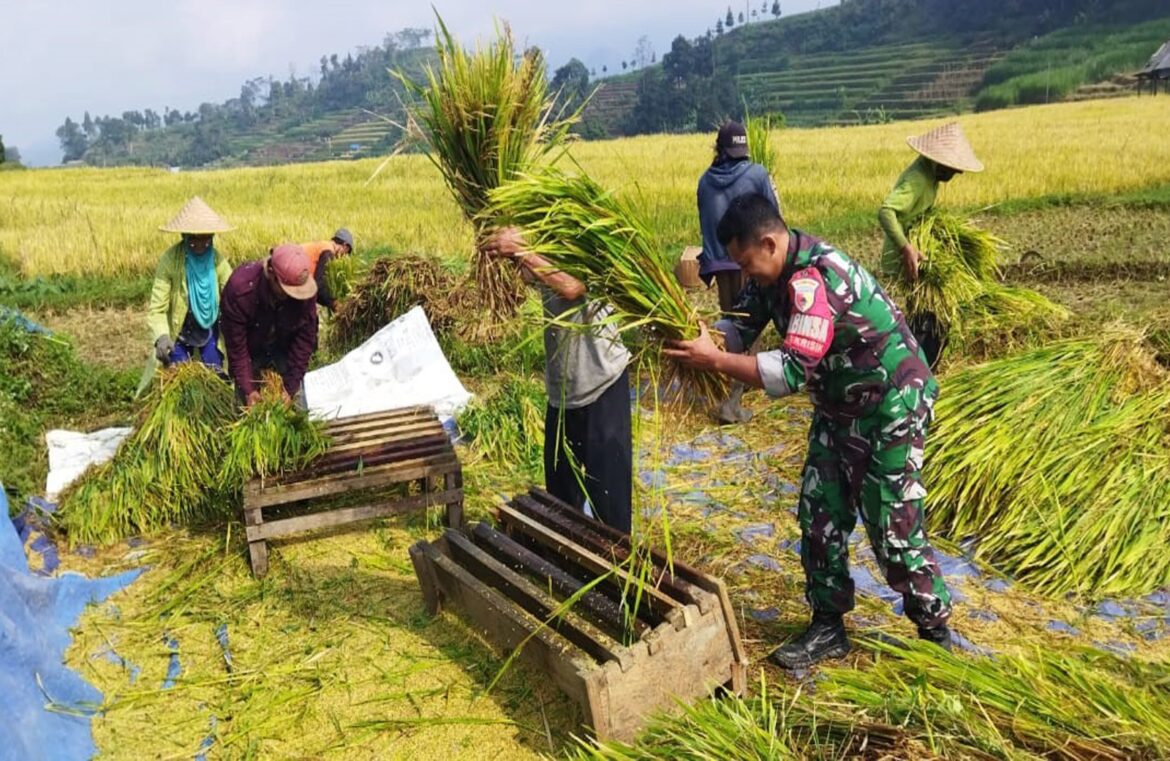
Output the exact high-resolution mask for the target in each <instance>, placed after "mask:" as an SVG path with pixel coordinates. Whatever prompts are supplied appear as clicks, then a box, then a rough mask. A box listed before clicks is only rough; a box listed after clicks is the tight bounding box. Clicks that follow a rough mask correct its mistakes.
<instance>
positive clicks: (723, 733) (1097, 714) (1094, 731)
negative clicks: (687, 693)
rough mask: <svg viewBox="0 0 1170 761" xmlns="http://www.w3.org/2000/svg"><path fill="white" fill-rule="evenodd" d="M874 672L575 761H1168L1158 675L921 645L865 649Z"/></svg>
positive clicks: (1038, 655) (1040, 653)
mask: <svg viewBox="0 0 1170 761" xmlns="http://www.w3.org/2000/svg"><path fill="white" fill-rule="evenodd" d="M865 646H866V647H867V648H868V649H870V650H871V651H872V653H873V655H874V662H873V663H860V664H857V665H852V666H839V667H831V668H826V669H822V670H821V672H820V674H819V675H818V679H817V680H816V690H815V693H807V692H804V691H801V690H785V689H784V687H783V686H781V687H780V689H779V690H776V689H773V690H772V691H771V692H770V691H769V690H768V689H767V686H766V685H763V686H762V687H761V689H760V694H759V695H758V696H756V697H751V698H746V699H741V698H738V697H735V696H727V697H722V698H720V699H719V700H711V701H702V702H699V703H696V704H695V705H693V706H688V707H686V708H685V709H683V710H682V712H681V715H679V716H676V717H666V716H664V717H660V718H658V719H657V720H655V721H653V722H652V723H651V724H650V725H649V726H648V727H647V729H646V730H645V731H644V732H643V733H642V734H641V735H640V736H639V737H638V739H637V741H636V742H635V743H634V744H626V743H618V742H610V743H604V744H601V745H596V744H594V743H592V742H587V741H578V743H579V748H578V750H577V754H576V756H575V758H577V759H578V761H581V760H583V759H594V760H595V761H602V760H604V761H635V760H636V761H642V759H645V760H646V761H649V760H650V759H657V758H671V759H693V760H694V761H705V760H706V759H716V758H719V759H722V758H743V759H761V760H764V759H767V760H768V761H771V760H773V759H805V758H826V759H828V758H875V759H876V758H963V759H991V758H1008V759H1066V760H1067V761H1084V760H1085V759H1108V760H1110V761H1123V760H1125V759H1154V758H1164V757H1165V756H1164V753H1165V748H1166V747H1170V746H1168V745H1167V743H1168V742H1170V688H1168V686H1167V682H1166V674H1165V671H1164V669H1162V668H1161V667H1157V666H1153V665H1150V664H1145V663H1142V662H1140V661H1130V660H1123V659H1121V658H1118V657H1116V656H1113V655H1110V654H1108V653H1105V652H1102V651H1100V650H1095V649H1092V648H1074V649H1071V650H1065V651H1056V650H1052V649H1036V650H1035V651H1030V652H1028V653H1027V656H1026V657H1024V656H1020V655H1001V656H998V657H996V658H980V659H969V658H965V657H961V656H956V655H952V654H950V653H947V652H946V651H944V650H942V649H941V648H938V647H935V646H933V645H929V644H922V643H904V644H892V643H886V642H877V641H869V642H866V643H865Z"/></svg>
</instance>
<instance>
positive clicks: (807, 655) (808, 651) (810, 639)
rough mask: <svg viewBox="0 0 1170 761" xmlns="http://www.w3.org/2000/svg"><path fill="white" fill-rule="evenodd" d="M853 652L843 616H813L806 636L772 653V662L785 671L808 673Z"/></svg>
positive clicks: (829, 614) (817, 614)
mask: <svg viewBox="0 0 1170 761" xmlns="http://www.w3.org/2000/svg"><path fill="white" fill-rule="evenodd" d="M848 652H849V638H848V637H847V636H846V634H845V622H844V621H842V620H841V614H839V613H821V612H815V611H814V612H813V618H812V623H811V624H809V627H808V628H807V629H805V631H804V633H803V634H801V635H800V636H799V637H797V638H796V639H794V640H792V641H791V642H789V643H788V644H786V645H781V646H780V647H778V648H776V649H775V650H773V651H772V654H771V655H769V656H768V659H769V660H771V661H772V662H773V663H775V664H776V665H777V666H780V667H781V668H785V669H806V668H808V667H809V666H812V665H813V664H814V663H818V662H820V661H823V660H825V659H827V658H841V657H843V656H844V655H845V654H846V653H848Z"/></svg>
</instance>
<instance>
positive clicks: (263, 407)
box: [57, 362, 328, 544]
mask: <svg viewBox="0 0 1170 761" xmlns="http://www.w3.org/2000/svg"><path fill="white" fill-rule="evenodd" d="M236 416H237V412H236V405H235V398H234V395H233V392H232V388H231V386H230V385H228V384H227V383H226V382H224V381H223V379H221V378H220V377H218V376H217V375H216V374H215V373H214V372H212V371H211V370H209V369H207V368H206V367H204V366H203V365H201V364H199V363H197V362H187V363H184V364H181V365H178V366H177V367H174V368H172V369H169V370H167V371H165V372H164V373H163V374H162V378H161V380H160V382H159V383H157V384H155V387H154V389H153V390H152V391H151V393H150V395H149V396H148V397H147V399H146V401H145V404H144V406H143V409H142V412H141V414H140V418H139V422H138V425H137V426H136V427H135V429H134V432H133V433H131V435H130V436H129V437H128V438H127V439H126V440H125V441H124V442H122V445H121V446H120V447H118V451H117V453H116V454H115V455H114V457H113V459H111V460H110V461H109V462H107V463H104V464H102V465H100V466H98V467H95V468H92V469H91V470H89V471H88V472H87V473H86V474H85V476H83V477H82V478H81V479H80V480H79V481H78V482H77V483H75V484H74V485H73V486H71V487H70V488H69V489H68V490H67V491H66V492H65V493H64V494H63V495H62V497H61V507H60V510H59V511H58V512H57V521H58V523H59V525H60V526H61V528H63V529H64V530H65V532H66V534H67V535H68V537H69V540H70V542H73V543H78V542H87V543H95V544H107V543H109V542H113V541H116V540H118V539H121V538H124V537H127V536H131V535H134V534H151V533H156V532H158V531H162V530H165V529H167V528H170V527H171V526H173V525H188V524H192V523H201V522H205V521H216V520H223V519H227V518H230V517H231V516H232V515H233V514H234V513H235V511H236V510H237V509H238V506H239V500H240V493H241V491H242V489H243V486H244V483H245V482H246V481H247V480H248V479H249V478H251V477H253V476H264V475H272V474H276V473H279V472H282V471H285V470H287V469H290V468H297V467H301V466H303V465H305V464H307V463H308V462H309V461H310V460H312V459H313V458H314V457H316V456H317V455H319V454H321V453H322V452H323V451H324V450H325V448H326V447H327V445H328V444H327V441H326V439H325V436H324V434H323V433H322V432H321V429H320V427H319V426H318V424H316V423H313V422H311V421H310V420H309V418H308V415H307V413H306V412H304V411H303V410H300V409H296V408H293V407H291V406H290V405H288V404H287V403H286V402H285V400H284V397H283V395H282V393H281V392H280V386H279V379H276V380H275V381H272V380H271V379H269V381H268V382H266V383H265V387H264V390H263V391H262V399H261V401H260V402H258V403H257V404H254V405H253V406H252V407H251V408H249V409H248V410H246V411H245V412H244V413H243V415H242V416H241V417H240V418H239V419H238V420H237V419H236Z"/></svg>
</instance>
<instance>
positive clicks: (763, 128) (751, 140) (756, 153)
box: [746, 114, 779, 177]
mask: <svg viewBox="0 0 1170 761" xmlns="http://www.w3.org/2000/svg"><path fill="white" fill-rule="evenodd" d="M746 126H747V138H748V151H750V153H751V160H752V161H753V162H754V163H756V164H759V165H760V166H762V167H764V170H765V171H767V173H768V176H769V177H775V174H774V173H775V171H776V164H777V161H778V160H779V156H778V154H777V151H776V147H775V146H773V145H772V144H771V137H772V117H771V116H770V115H768V114H765V115H764V116H751V115H750V114H749V115H748V116H747V125H746Z"/></svg>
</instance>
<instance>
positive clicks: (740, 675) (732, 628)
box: [530, 488, 750, 695]
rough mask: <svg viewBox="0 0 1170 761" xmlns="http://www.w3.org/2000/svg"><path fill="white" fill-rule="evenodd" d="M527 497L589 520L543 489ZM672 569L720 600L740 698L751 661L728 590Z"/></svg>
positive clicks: (661, 558) (616, 535) (677, 565)
mask: <svg viewBox="0 0 1170 761" xmlns="http://www.w3.org/2000/svg"><path fill="white" fill-rule="evenodd" d="M530 493H531V494H532V496H533V497H535V498H536V499H537V500H539V501H540V502H541V503H543V504H545V505H548V506H549V507H552V508H555V509H558V510H560V511H561V512H563V513H565V514H567V515H568V516H569V517H570V518H576V516H578V515H579V516H580V520H581V521H588V520H589V517H588V516H585V515H581V514H580V513H579V512H578V511H576V510H573V509H572V508H571V507H570V506H569V505H566V504H565V503H564V502H562V501H561V500H559V499H557V498H556V497H554V496H553V495H552V494H549V493H548V492H547V491H545V490H544V489H540V488H533V489H531V490H530ZM594 528H595V529H596V530H597V531H598V532H599V533H602V534H606V535H607V536H609V537H610V538H611V540H612V541H614V542H615V543H621V544H623V545H624V546H626V547H627V548H628V547H629V544H630V537H629V536H628V535H627V534H624V533H622V532H621V531H618V530H617V529H615V528H613V527H611V526H607V525H606V524H604V523H600V525H598V526H596V527H594ZM651 557H653V558H654V561H655V562H656V563H660V564H662V565H665V564H666V556H665V555H663V554H662V553H660V552H658V551H651ZM671 567H672V568H673V570H674V573H675V575H677V576H679V577H680V578H682V579H684V580H686V581H687V582H689V583H690V584H693V585H694V586H696V587H698V588H699V589H702V590H705V591H706V592H709V593H710V594H713V595H715V596H716V598H717V599H718V600H719V608H720V610H721V611H722V613H723V618H724V621H725V622H726V625H727V636H728V639H729V640H730V641H731V650H732V652H733V653H734V654H735V658H736V661H737V663H738V664H739V668H737V669H735V674H734V675H733V679H732V681H733V687H732V689H733V690H735V691H736V692H737V693H739V694H741V695H742V694H743V693H744V690H745V689H747V684H746V677H747V666H748V663H749V662H750V661H749V660H748V655H747V647H746V646H745V645H744V643H743V637H742V636H741V635H740V633H739V626H738V624H736V617H735V608H734V607H732V604H731V596H730V595H729V594H728V593H727V586H726V585H725V584H724V583H723V581H722V580H721V579H718V578H716V577H714V576H711V575H710V574H706V573H703V572H702V571H700V570H698V569H696V568H693V567H691V566H689V565H687V564H686V563H683V562H681V561H679V560H673V562H672V563H671Z"/></svg>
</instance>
